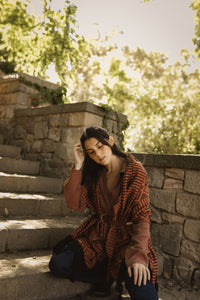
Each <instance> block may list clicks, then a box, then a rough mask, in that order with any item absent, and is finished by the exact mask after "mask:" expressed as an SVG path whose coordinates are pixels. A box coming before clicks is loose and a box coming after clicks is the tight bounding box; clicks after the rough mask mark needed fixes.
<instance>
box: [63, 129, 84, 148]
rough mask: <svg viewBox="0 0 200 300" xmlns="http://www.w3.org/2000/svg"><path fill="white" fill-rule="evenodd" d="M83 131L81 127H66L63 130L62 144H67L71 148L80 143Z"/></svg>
mask: <svg viewBox="0 0 200 300" xmlns="http://www.w3.org/2000/svg"><path fill="white" fill-rule="evenodd" d="M83 131H84V128H83V127H75V128H74V127H68V128H65V129H63V132H62V142H63V143H66V144H69V146H70V147H71V148H73V145H75V144H76V143H79V142H80V137H81V135H82V134H83Z"/></svg>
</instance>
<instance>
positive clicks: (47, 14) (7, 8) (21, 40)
mask: <svg viewBox="0 0 200 300" xmlns="http://www.w3.org/2000/svg"><path fill="white" fill-rule="evenodd" d="M41 3H43V8H42V15H41V16H39V17H37V16H36V15H35V14H34V13H33V12H32V13H29V12H28V8H30V4H31V1H29V0H22V1H18V0H0V60H1V67H2V68H3V66H8V67H9V68H8V71H10V68H11V69H12V68H13V69H14V70H15V71H23V72H27V73H29V74H33V75H35V76H40V77H42V78H46V76H47V75H46V72H47V70H48V68H49V66H50V65H51V64H53V65H54V67H55V70H56V72H57V74H58V76H59V78H60V80H61V82H62V83H66V78H67V77H70V75H71V74H73V71H75V70H76V67H77V65H78V63H79V59H80V57H81V55H82V53H83V52H84V45H85V43H84V38H83V37H80V36H79V35H78V34H77V33H76V9H77V8H76V6H74V5H71V4H70V2H69V1H65V3H66V4H65V8H64V9H63V10H62V11H60V10H59V11H54V10H53V9H52V8H51V0H44V1H41Z"/></svg>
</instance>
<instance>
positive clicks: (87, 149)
mask: <svg viewBox="0 0 200 300" xmlns="http://www.w3.org/2000/svg"><path fill="white" fill-rule="evenodd" d="M99 143H100V142H99V141H98V142H97V143H96V144H95V146H97V145H98V144H99ZM89 150H94V149H92V148H88V149H86V152H87V151H89Z"/></svg>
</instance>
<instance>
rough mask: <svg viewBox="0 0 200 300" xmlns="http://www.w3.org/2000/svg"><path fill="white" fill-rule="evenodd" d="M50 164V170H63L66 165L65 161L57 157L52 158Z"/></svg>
mask: <svg viewBox="0 0 200 300" xmlns="http://www.w3.org/2000/svg"><path fill="white" fill-rule="evenodd" d="M48 164H49V167H50V168H63V167H64V165H65V164H64V162H63V160H62V159H60V158H57V157H54V158H52V159H51V160H50V161H49V163H48Z"/></svg>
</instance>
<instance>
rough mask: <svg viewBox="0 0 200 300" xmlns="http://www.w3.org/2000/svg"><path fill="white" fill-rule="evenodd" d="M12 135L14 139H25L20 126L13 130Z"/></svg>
mask: <svg viewBox="0 0 200 300" xmlns="http://www.w3.org/2000/svg"><path fill="white" fill-rule="evenodd" d="M13 135H14V138H16V139H25V138H26V135H27V134H26V130H25V129H24V128H23V127H22V126H21V125H17V126H15V128H14V130H13Z"/></svg>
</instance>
